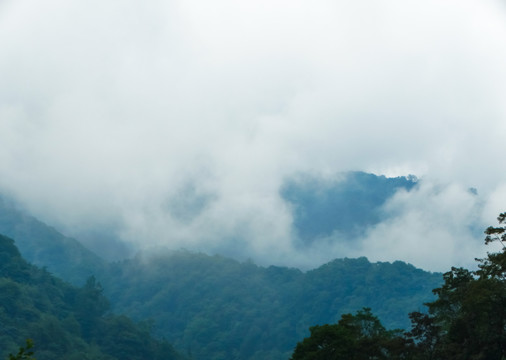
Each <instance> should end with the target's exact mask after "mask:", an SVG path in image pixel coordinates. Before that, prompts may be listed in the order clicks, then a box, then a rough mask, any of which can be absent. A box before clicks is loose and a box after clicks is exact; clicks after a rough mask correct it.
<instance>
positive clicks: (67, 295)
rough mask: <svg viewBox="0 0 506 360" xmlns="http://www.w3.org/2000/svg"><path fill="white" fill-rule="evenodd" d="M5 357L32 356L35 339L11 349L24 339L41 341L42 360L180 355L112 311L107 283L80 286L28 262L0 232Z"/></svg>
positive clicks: (1, 353)
mask: <svg viewBox="0 0 506 360" xmlns="http://www.w3.org/2000/svg"><path fill="white" fill-rule="evenodd" d="M0 257H1V258H2V260H3V261H2V263H1V264H0V359H1V358H7V356H8V354H9V352H10V355H9V357H8V359H9V360H13V359H16V360H21V359H33V358H32V352H31V350H30V349H31V347H32V340H29V341H28V342H27V346H26V347H24V348H23V347H22V348H20V349H19V351H18V352H17V355H12V353H14V352H15V351H16V350H15V349H17V345H16V344H19V343H20V342H21V341H22V339H27V338H30V339H33V343H35V344H37V349H36V352H37V359H38V360H54V359H76V360H77V359H80V360H81V359H88V360H115V359H118V360H119V359H122V360H123V359H132V360H137V359H139V360H141V359H146V358H149V359H154V360H157V359H160V360H161V359H164V360H165V359H181V357H180V356H179V355H178V354H177V353H176V352H175V351H174V349H173V348H172V346H171V345H169V344H168V343H166V342H164V341H159V340H155V339H154V338H153V337H152V336H151V332H150V329H149V328H147V327H146V326H144V325H142V324H137V323H134V322H133V321H132V320H130V319H128V318H126V317H124V316H116V315H112V314H109V313H107V309H108V306H109V304H108V301H107V300H106V299H105V297H104V296H103V294H102V292H103V290H102V287H101V285H100V283H98V282H97V281H96V279H95V278H94V277H90V278H89V279H88V281H87V282H86V284H85V285H84V286H83V287H81V288H75V287H73V286H71V285H69V284H67V283H64V282H63V281H61V280H59V279H57V278H55V277H53V276H52V275H51V274H49V273H48V272H47V271H45V270H43V269H39V268H37V267H35V266H32V265H29V264H28V263H26V261H25V260H23V259H22V258H21V256H20V254H19V252H18V251H17V250H16V248H15V246H14V243H13V240H12V239H9V238H7V237H5V236H2V235H0Z"/></svg>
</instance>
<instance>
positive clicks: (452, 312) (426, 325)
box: [292, 213, 506, 360]
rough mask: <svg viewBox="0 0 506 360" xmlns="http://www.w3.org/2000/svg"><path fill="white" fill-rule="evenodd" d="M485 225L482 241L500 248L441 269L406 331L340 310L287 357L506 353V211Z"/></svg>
mask: <svg viewBox="0 0 506 360" xmlns="http://www.w3.org/2000/svg"><path fill="white" fill-rule="evenodd" d="M498 221H499V224H500V226H498V227H489V228H488V229H487V230H486V231H485V233H486V234H487V237H486V239H485V242H486V243H487V244H489V243H491V242H495V241H496V242H500V243H501V244H502V245H503V248H502V251H500V252H496V253H489V254H487V257H486V258H485V259H478V261H479V266H478V270H476V271H470V270H467V269H463V268H455V267H454V268H452V269H451V270H450V271H449V272H447V273H445V274H444V275H443V280H444V283H443V285H442V286H440V287H438V288H436V289H434V290H433V292H434V294H435V295H436V296H437V297H436V299H435V300H434V301H432V302H429V303H427V304H426V305H427V307H428V313H421V312H413V313H411V314H410V318H411V321H412V328H411V331H410V332H408V333H406V334H404V335H403V336H401V334H400V333H399V332H389V331H386V330H385V328H383V326H382V325H381V323H380V322H379V320H378V319H377V318H376V317H375V316H373V315H372V314H371V312H370V311H369V309H364V310H363V311H359V312H358V313H357V314H356V315H350V314H347V315H343V316H342V318H341V320H340V321H339V322H338V323H337V324H335V325H323V326H314V327H311V328H310V331H311V336H310V337H308V338H306V339H304V340H303V341H302V342H299V344H298V345H297V347H296V348H295V351H294V353H293V355H292V360H305V359H308V360H309V359H312V360H313V359H315V360H318V359H322V360H323V359H325V360H326V359H352V360H353V359H360V360H361V359H406V360H446V359H462V360H478V359H484V360H487V359H494V360H495V359H497V360H503V359H506V247H504V243H505V242H506V225H505V222H506V213H502V214H500V216H499V217H498Z"/></svg>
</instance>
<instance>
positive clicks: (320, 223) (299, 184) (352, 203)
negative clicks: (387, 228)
mask: <svg viewBox="0 0 506 360" xmlns="http://www.w3.org/2000/svg"><path fill="white" fill-rule="evenodd" d="M416 184H417V179H416V178H415V177H414V176H408V177H404V176H400V177H395V178H388V177H385V176H378V175H374V174H368V173H365V172H362V171H350V172H343V173H340V174H337V176H335V177H331V178H323V177H317V176H310V175H305V174H302V175H300V176H298V177H292V178H289V179H287V180H286V181H285V183H284V184H283V186H282V187H281V190H280V194H281V196H282V198H283V199H284V200H285V201H286V202H288V203H289V204H290V206H291V208H292V212H293V220H294V228H295V232H296V235H297V237H298V241H299V245H300V246H304V245H309V244H311V243H314V242H317V241H319V240H321V239H323V238H326V237H329V236H332V235H337V239H339V241H353V240H354V239H356V238H357V237H358V236H360V235H363V234H364V233H365V231H366V230H367V229H368V227H370V226H373V225H376V224H378V223H379V222H380V221H383V220H385V219H386V218H387V215H386V214H384V213H383V212H382V205H383V204H384V203H385V202H386V201H387V200H388V199H390V198H391V197H392V196H393V195H394V194H395V193H396V192H397V191H399V190H405V191H409V190H411V189H412V188H413V187H414V186H415V185H416Z"/></svg>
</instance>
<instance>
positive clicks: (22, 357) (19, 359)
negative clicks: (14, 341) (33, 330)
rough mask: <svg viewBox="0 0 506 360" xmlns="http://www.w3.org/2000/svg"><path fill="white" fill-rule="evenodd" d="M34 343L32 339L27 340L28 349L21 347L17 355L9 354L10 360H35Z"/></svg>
mask: <svg viewBox="0 0 506 360" xmlns="http://www.w3.org/2000/svg"><path fill="white" fill-rule="evenodd" d="M32 348H33V341H32V340H31V339H26V347H23V346H21V347H20V348H19V351H18V353H17V354H16V355H12V354H9V359H8V360H35V358H34V357H33V356H32V355H33V351H31V349H32Z"/></svg>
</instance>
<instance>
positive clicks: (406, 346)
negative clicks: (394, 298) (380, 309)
mask: <svg viewBox="0 0 506 360" xmlns="http://www.w3.org/2000/svg"><path fill="white" fill-rule="evenodd" d="M310 331H311V336H309V337H308V338H305V339H304V340H303V341H301V342H299V343H298V344H297V347H296V348H295V351H294V353H293V355H292V357H291V358H290V359H291V360H327V359H335V360H341V359H342V360H367V359H378V360H380V359H385V360H386V359H404V358H406V356H408V355H409V354H410V352H411V351H412V344H411V343H410V342H409V341H407V340H405V339H404V338H403V337H402V335H401V332H400V331H387V330H386V329H385V328H384V327H383V325H382V324H381V322H380V321H379V319H378V318H377V317H376V316H374V315H373V314H372V313H371V309H369V308H364V309H362V310H360V311H358V312H357V313H356V315H352V314H344V315H342V317H341V320H339V322H338V323H337V324H334V325H322V326H313V327H311V328H310Z"/></svg>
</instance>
